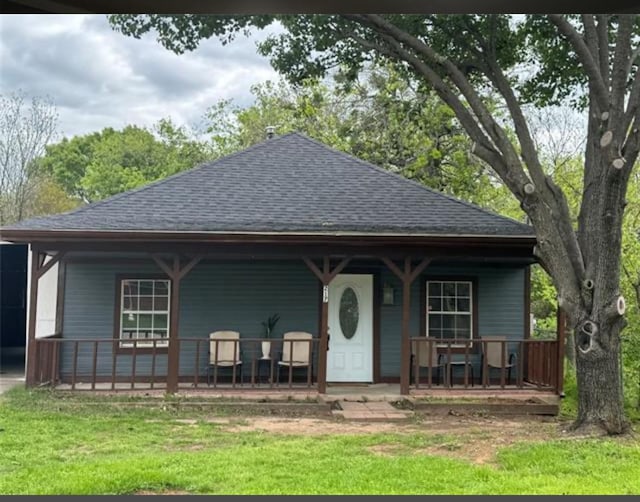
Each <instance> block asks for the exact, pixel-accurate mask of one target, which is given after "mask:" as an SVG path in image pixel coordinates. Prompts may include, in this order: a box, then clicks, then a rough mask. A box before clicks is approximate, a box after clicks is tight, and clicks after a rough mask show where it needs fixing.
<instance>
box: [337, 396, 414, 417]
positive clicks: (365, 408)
mask: <svg viewBox="0 0 640 502" xmlns="http://www.w3.org/2000/svg"><path fill="white" fill-rule="evenodd" d="M336 406H338V407H339V409H334V410H332V411H331V413H332V414H333V415H334V416H340V417H343V418H344V419H346V420H359V421H363V422H388V421H397V420H407V419H408V418H409V417H411V415H413V413H412V412H411V411H408V410H399V409H397V408H394V407H393V406H391V404H389V403H388V402H385V401H373V402H361V401H360V402H357V401H337V404H336Z"/></svg>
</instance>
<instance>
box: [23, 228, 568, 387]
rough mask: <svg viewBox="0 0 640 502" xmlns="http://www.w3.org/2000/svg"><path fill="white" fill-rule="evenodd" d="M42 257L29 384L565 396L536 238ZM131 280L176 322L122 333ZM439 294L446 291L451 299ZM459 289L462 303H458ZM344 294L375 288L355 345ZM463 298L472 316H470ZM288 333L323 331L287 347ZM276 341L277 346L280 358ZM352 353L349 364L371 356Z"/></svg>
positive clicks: (115, 249) (225, 245)
mask: <svg viewBox="0 0 640 502" xmlns="http://www.w3.org/2000/svg"><path fill="white" fill-rule="evenodd" d="M336 241H337V242H336ZM169 250H170V251H169ZM34 251H35V252H34V257H35V258H34V260H33V263H32V270H31V299H32V303H31V304H30V322H29V348H28V367H27V385H31V386H35V385H50V386H52V387H53V388H56V389H60V390H76V391H80V390H89V391H116V392H120V391H136V392H137V391H143V392H150V391H153V392H155V391H159V392H166V393H188V392H198V393H208V394H213V395H228V396H235V395H238V394H243V393H244V394H245V395H249V394H252V395H258V396H259V395H263V396H269V395H273V394H280V395H290V396H313V395H325V394H330V393H331V392H332V391H333V392H335V391H336V390H337V389H340V388H341V387H344V386H348V385H350V384H369V385H371V384H374V385H375V384H394V385H397V388H398V393H399V395H402V396H410V395H414V396H420V395H426V394H429V393H431V392H445V393H446V392H453V391H457V390H458V391H459V390H464V391H465V392H476V393H478V394H480V393H482V392H487V391H496V392H503V393H509V392H519V393H524V392H529V391H531V392H542V393H551V394H560V393H561V392H562V359H563V357H562V354H563V350H564V341H563V333H562V331H561V330H559V332H558V338H557V339H553V340H536V339H531V338H529V331H530V329H529V311H528V302H529V289H528V288H529V272H528V264H529V263H530V258H529V253H530V242H528V241H527V242H522V243H518V244H516V243H514V242H513V240H511V241H510V242H509V245H508V246H507V245H505V243H504V242H502V243H498V242H496V240H495V239H492V240H491V241H482V240H481V239H478V240H476V241H474V240H467V241H466V242H465V243H464V244H462V243H461V242H460V240H458V241H457V242H454V241H452V240H451V239H449V240H447V239H433V238H432V239H429V240H428V241H426V240H423V241H422V242H421V241H420V239H413V240H412V242H411V243H409V241H408V240H407V241H405V242H398V240H397V239H395V241H394V242H386V241H384V240H380V241H378V242H373V243H371V242H370V243H367V244H366V245H363V243H362V242H359V241H354V240H353V239H352V238H351V239H333V242H331V243H328V242H326V241H325V242H323V243H319V242H309V241H308V239H301V238H298V239H296V241H295V242H288V243H286V244H282V243H278V244H275V243H271V242H260V243H256V242H253V243H239V242H218V243H215V244H213V243H209V244H203V243H200V244H190V245H188V246H186V245H184V244H180V243H176V242H172V243H158V242H145V243H141V242H131V241H129V242H126V243H120V244H118V245H114V244H113V243H102V244H95V243H94V244H93V245H87V244H86V243H85V244H81V243H73V244H72V243H68V244H66V245H63V246H60V245H59V244H58V245H56V246H52V245H48V244H46V243H39V244H35V245H34ZM55 264H58V279H59V280H58V302H59V303H58V308H57V313H56V314H57V319H56V328H57V329H56V333H52V334H51V336H45V337H38V338H36V337H35V324H34V323H35V318H36V315H35V311H36V309H37V305H36V301H35V299H36V298H37V285H38V280H39V278H40V277H42V275H43V274H44V273H46V272H47V271H48V270H50V269H51V267H52V266H53V265H55ZM365 276H366V277H369V278H370V284H365V285H364V286H363V287H364V288H365V289H363V290H362V291H358V290H357V287H358V283H357V281H356V282H353V280H352V279H354V278H356V277H357V278H360V277H365ZM345 278H346V282H344V281H343V282H344V283H341V282H340V279H345ZM336 279H338V280H336ZM123 281H125V282H124V283H123ZM126 281H138V282H137V283H136V284H137V286H138V287H140V288H142V287H143V286H145V285H144V284H143V282H144V281H148V282H151V281H156V282H154V283H153V287H154V288H155V287H156V286H158V285H159V284H160V285H161V284H166V288H167V291H166V294H164V293H163V294H164V296H163V295H162V294H161V295H159V297H160V298H161V299H162V298H165V297H166V298H165V299H166V302H167V310H168V311H169V312H170V314H168V315H167V318H166V321H167V322H166V326H165V325H163V324H162V323H160V324H159V325H158V326H159V328H158V326H153V325H152V326H151V327H150V328H151V329H150V330H148V332H147V335H146V336H144V335H140V333H141V330H140V329H138V331H136V335H135V336H132V335H131V334H129V336H126V335H123V333H124V332H125V331H124V327H123V326H125V324H126V322H128V319H129V317H127V316H131V315H132V314H131V313H129V314H127V313H126V312H125V311H124V310H123V308H122V307H123V305H124V303H123V302H124V301H125V298H124V297H123V295H124V293H123V287H124V286H123V284H125V285H126V286H127V287H129V286H130V283H127V282H126ZM141 281H142V282H141ZM163 281H164V282H163ZM349 281H351V282H349ZM365 283H366V281H365ZM430 284H431V286H432V289H435V288H436V287H440V295H441V297H442V298H440V296H438V295H436V294H435V293H434V292H433V291H430V290H429V285H430ZM451 284H454V285H455V286H456V287H457V288H458V289H459V291H458V293H456V294H458V297H455V298H454V297H453V296H451V295H453V294H454V293H448V294H445V290H444V288H445V287H451ZM336 285H338V286H340V287H341V288H342V289H339V290H338V289H335V288H336V287H337V286H336ZM465 285H468V292H465V290H464V288H465V287H466V286H465ZM347 287H353V288H356V292H357V293H358V295H361V294H362V292H363V291H364V296H358V298H360V303H358V305H359V307H360V308H363V306H364V307H366V305H368V307H366V308H370V311H365V312H364V313H363V311H361V312H360V317H359V319H358V320H356V321H355V325H357V327H356V328H353V331H354V333H352V334H351V338H349V337H348V336H346V335H345V329H346V330H347V331H348V330H349V329H351V328H349V327H348V326H347V325H348V324H349V320H348V319H347V320H345V319H341V309H340V302H339V301H338V300H341V299H342V298H343V297H344V291H345V290H346V288H347ZM366 288H369V289H366ZM385 290H386V291H385ZM389 290H390V291H391V293H389ZM452 291H453V290H452ZM34 292H35V296H34ZM385 293H386V295H385ZM465 295H466V296H465ZM124 296H125V297H126V296H127V295H124ZM129 296H130V295H129ZM431 298H433V299H434V301H433V302H432V301H431V300H430V299H431ZM369 299H370V302H369ZM445 299H449V300H451V301H454V303H455V302H458V303H456V305H457V306H456V307H455V308H454V310H458V309H460V311H459V312H458V314H460V312H462V313H464V312H466V311H465V308H466V309H467V310H468V313H469V319H470V320H469V322H468V323H467V324H468V329H469V334H470V336H468V337H467V336H465V337H463V338H458V337H456V336H455V335H456V332H455V331H449V332H445V330H446V329H448V328H446V327H444V324H442V325H441V326H439V328H438V326H435V324H436V320H435V318H434V317H433V315H432V312H433V304H435V303H434V302H438V301H441V300H442V301H444V300H445ZM156 300H157V298H156V299H154V301H156ZM140 301H141V300H140ZM465 301H467V303H468V304H469V306H468V307H460V305H462V304H464V302H465ZM332 302H335V304H334V305H333V306H332ZM471 304H473V305H471ZM347 307H348V305H347ZM366 308H365V310H366ZM438 309H439V310H437V311H438V312H440V311H445V310H446V309H445V308H444V307H438ZM343 310H344V309H343ZM346 310H348V309H346ZM273 312H279V313H280V314H281V315H282V321H281V322H282V324H281V330H280V333H279V335H278V336H277V337H276V338H271V339H269V340H267V339H266V338H264V336H263V335H262V334H261V328H260V324H261V321H262V320H263V319H265V317H266V316H267V315H269V314H271V313H273ZM134 315H140V316H142V315H143V314H140V312H137V313H136V314H134ZM145 315H146V314H145ZM149 315H157V314H153V313H151V314H149ZM460 315H462V314H460ZM430 316H431V317H430ZM442 316H443V318H444V317H446V312H445V313H444V314H442ZM32 319H33V320H34V321H33V322H32ZM367 319H368V320H367ZM140 322H141V321H137V323H138V324H140ZM368 322H370V325H368V324H367V323H368ZM465 322H466V321H465ZM345 323H346V324H345ZM352 324H353V323H352ZM429 324H431V327H429ZM560 325H561V324H560ZM345 326H347V327H346V328H345ZM465 326H466V324H465ZM154 328H155V331H159V332H161V333H162V332H163V330H165V331H164V333H165V336H156V335H154ZM360 329H366V330H368V332H370V341H369V342H367V343H368V344H369V345H366V344H365V346H364V350H363V354H364V356H362V358H363V359H362V366H363V367H364V368H365V369H364V370H363V371H364V372H360V373H358V374H357V375H356V376H355V379H356V380H353V379H352V380H349V379H348V378H346V379H345V378H343V376H344V375H345V374H346V373H339V372H338V373H336V372H335V368H336V367H339V366H340V365H341V364H342V365H343V366H344V365H345V363H344V361H342V362H341V360H340V357H342V356H340V355H339V352H340V350H343V346H348V345H349V343H350V342H351V340H352V339H353V340H358V339H359V338H358V337H360V336H361V332H359V331H358V330H360ZM437 329H440V331H437ZM451 329H454V328H451ZM460 329H463V328H460ZM216 330H235V331H237V332H239V333H240V337H239V338H238V339H237V340H234V341H232V342H230V343H231V345H232V353H233V355H232V357H230V358H227V359H230V360H231V361H236V362H238V363H239V364H233V365H231V366H229V365H227V364H221V363H224V362H225V361H226V359H225V357H224V356H222V355H220V354H215V353H212V345H211V340H210V339H209V334H210V333H211V332H214V331H216ZM284 332H304V333H309V334H311V337H310V338H309V339H306V338H305V339H298V338H295V337H294V338H292V339H289V340H283V338H282V336H281V335H282V334H283V333H284ZM149 333H151V336H149ZM434 334H436V335H439V336H434ZM451 334H453V336H450V335H451ZM347 335H348V333H347ZM426 335H430V336H426ZM263 342H269V343H270V348H269V351H268V354H267V355H265V353H264V352H263ZM287 345H288V350H287ZM338 349H339V350H338ZM492 349H494V350H492ZM345 350H347V352H345V353H346V354H347V355H348V356H349V357H351V358H352V359H354V358H355V359H357V358H359V357H360V355H358V353H356V352H351V353H349V352H348V350H349V349H345ZM332 351H333V352H332ZM490 352H492V353H497V354H498V356H497V360H498V363H499V364H498V365H496V359H495V357H493V359H492V358H490V357H486V355H488V354H489V353H490ZM287 354H288V360H287ZM300 354H303V355H304V354H306V355H307V356H306V358H305V357H302V362H303V363H304V364H296V363H299V362H300V361H299V359H300ZM336 354H337V355H336ZM367 358H368V359H367ZM227 362H228V361H227ZM347 366H348V365H347ZM332 372H333V373H332ZM336 375H337V377H336ZM341 375H342V376H341ZM358 375H359V376H358Z"/></svg>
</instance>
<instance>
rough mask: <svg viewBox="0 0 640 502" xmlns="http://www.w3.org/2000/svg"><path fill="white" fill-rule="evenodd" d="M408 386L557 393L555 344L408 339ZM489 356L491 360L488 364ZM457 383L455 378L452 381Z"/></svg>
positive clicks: (558, 382)
mask: <svg viewBox="0 0 640 502" xmlns="http://www.w3.org/2000/svg"><path fill="white" fill-rule="evenodd" d="M411 346H412V347H413V350H412V357H411V386H412V387H413V388H415V389H419V388H421V387H422V388H425V387H426V388H427V389H432V388H449V389H450V388H464V389H470V390H471V389H474V390H476V389H538V390H550V391H554V392H560V391H561V389H562V382H561V378H562V372H561V371H560V364H561V361H560V360H559V358H560V357H561V356H560V354H559V350H558V341H557V340H532V339H526V340H510V339H500V340H498V339H490V338H487V339H474V340H471V341H470V340H469V339H449V340H440V339H435V338H426V337H424V336H422V337H412V338H411ZM491 350H494V351H495V352H496V353H497V354H498V356H497V359H495V360H493V361H489V357H487V354H488V353H489V352H490V351H491ZM456 377H457V378H456Z"/></svg>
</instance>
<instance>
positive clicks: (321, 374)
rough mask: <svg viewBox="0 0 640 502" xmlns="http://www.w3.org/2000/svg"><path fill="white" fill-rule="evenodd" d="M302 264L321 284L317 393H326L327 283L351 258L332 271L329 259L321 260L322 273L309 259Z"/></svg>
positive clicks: (327, 341) (327, 348)
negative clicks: (304, 264) (305, 265)
mask: <svg viewBox="0 0 640 502" xmlns="http://www.w3.org/2000/svg"><path fill="white" fill-rule="evenodd" d="M303 260H304V262H305V263H306V264H307V267H309V269H310V270H311V272H313V274H314V275H315V276H316V277H317V278H318V280H319V281H320V282H321V283H322V308H321V310H320V345H319V347H318V350H319V353H318V392H319V393H320V394H325V393H326V392H327V351H328V350H329V283H330V282H331V281H332V280H333V278H334V277H335V276H336V275H338V274H339V273H340V272H341V271H342V270H343V269H344V267H346V266H347V263H349V261H350V260H351V258H344V259H343V260H342V261H341V262H340V263H339V264H338V265H337V266H336V267H335V268H334V269H333V270H331V266H330V263H329V257H328V256H325V257H323V259H322V271H320V269H319V268H318V267H317V266H316V264H315V263H314V262H313V261H312V260H311V259H309V258H307V257H304V258H303Z"/></svg>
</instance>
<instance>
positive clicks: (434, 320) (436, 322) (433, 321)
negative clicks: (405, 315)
mask: <svg viewBox="0 0 640 502" xmlns="http://www.w3.org/2000/svg"><path fill="white" fill-rule="evenodd" d="M431 328H436V329H440V328H442V315H440V314H430V315H429V329H431Z"/></svg>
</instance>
